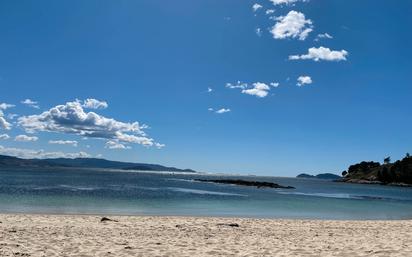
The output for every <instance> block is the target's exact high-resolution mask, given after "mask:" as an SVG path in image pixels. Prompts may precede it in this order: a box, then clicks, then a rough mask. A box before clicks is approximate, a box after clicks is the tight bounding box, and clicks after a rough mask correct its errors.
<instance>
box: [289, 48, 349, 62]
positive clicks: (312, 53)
mask: <svg viewBox="0 0 412 257" xmlns="http://www.w3.org/2000/svg"><path fill="white" fill-rule="evenodd" d="M347 55H348V52H347V51H346V50H340V51H334V50H330V49H329V48H326V47H323V46H321V47H319V48H316V47H312V48H309V50H308V53H307V54H303V55H291V56H289V60H314V61H316V62H318V61H321V60H323V61H337V62H339V61H346V56H347Z"/></svg>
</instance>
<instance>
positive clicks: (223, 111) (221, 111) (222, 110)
mask: <svg viewBox="0 0 412 257" xmlns="http://www.w3.org/2000/svg"><path fill="white" fill-rule="evenodd" d="M227 112H231V110H230V109H226V108H222V109H219V110H217V111H215V113H217V114H223V113H227Z"/></svg>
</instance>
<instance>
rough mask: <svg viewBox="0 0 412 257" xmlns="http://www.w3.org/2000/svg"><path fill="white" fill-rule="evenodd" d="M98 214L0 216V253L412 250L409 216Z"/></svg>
mask: <svg viewBox="0 0 412 257" xmlns="http://www.w3.org/2000/svg"><path fill="white" fill-rule="evenodd" d="M100 218H101V217H99V216H80V215H78V216H66V215H0V222H1V223H0V256H2V257H3V256H13V257H14V256H179V257H184V256H190V257H195V256H288V257H289V256H351V257H352V256H412V221H314V220H270V219H238V218H188V217H110V218H111V219H116V220H118V222H100ZM219 223H237V224H239V227H230V226H226V225H219Z"/></svg>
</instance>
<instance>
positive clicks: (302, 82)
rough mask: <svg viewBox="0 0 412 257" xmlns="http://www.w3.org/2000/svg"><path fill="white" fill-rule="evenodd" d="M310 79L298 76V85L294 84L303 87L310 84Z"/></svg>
mask: <svg viewBox="0 0 412 257" xmlns="http://www.w3.org/2000/svg"><path fill="white" fill-rule="evenodd" d="M312 82H313V81H312V78H311V77H309V76H300V77H299V78H298V83H297V84H296V85H297V86H299V87H303V86H304V85H309V84H312Z"/></svg>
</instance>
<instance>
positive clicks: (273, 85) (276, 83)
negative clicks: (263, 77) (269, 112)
mask: <svg viewBox="0 0 412 257" xmlns="http://www.w3.org/2000/svg"><path fill="white" fill-rule="evenodd" d="M270 85H271V86H272V87H279V85H280V84H279V83H278V82H270Z"/></svg>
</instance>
